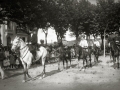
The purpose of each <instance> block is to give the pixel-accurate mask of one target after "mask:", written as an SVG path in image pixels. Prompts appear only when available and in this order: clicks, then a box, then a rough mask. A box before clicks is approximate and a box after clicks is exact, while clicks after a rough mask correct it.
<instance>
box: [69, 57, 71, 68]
mask: <svg viewBox="0 0 120 90" xmlns="http://www.w3.org/2000/svg"><path fill="white" fill-rule="evenodd" d="M69 61H70V68H71V58H70V59H69Z"/></svg>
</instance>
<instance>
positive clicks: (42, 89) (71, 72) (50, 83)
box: [0, 56, 120, 90]
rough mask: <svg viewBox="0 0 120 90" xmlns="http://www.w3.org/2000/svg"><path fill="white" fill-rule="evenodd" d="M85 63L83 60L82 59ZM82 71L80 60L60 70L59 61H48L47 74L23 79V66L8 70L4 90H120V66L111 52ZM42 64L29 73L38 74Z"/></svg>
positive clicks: (0, 84)
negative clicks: (70, 66)
mask: <svg viewBox="0 0 120 90" xmlns="http://www.w3.org/2000/svg"><path fill="white" fill-rule="evenodd" d="M80 63H81V64H80V65H82V62H80ZM93 65H94V66H93V67H92V68H87V69H86V70H85V71H84V70H82V71H80V70H79V69H78V68H77V67H76V60H73V61H72V68H69V69H67V70H62V66H61V71H58V70H57V64H56V63H54V64H48V65H46V72H47V73H46V77H45V78H44V79H38V78H36V79H34V80H30V81H27V82H26V83H22V79H23V74H22V72H23V71H22V69H19V70H11V71H6V74H7V77H6V79H5V80H1V79H0V90H120V70H117V69H114V68H113V66H112V65H113V63H112V62H111V61H110V58H109V56H106V57H105V58H104V57H103V56H100V58H99V63H98V64H94V63H93ZM40 72H41V67H40V66H37V67H32V68H31V69H30V70H29V73H30V74H31V75H32V77H36V76H37V75H39V74H40Z"/></svg>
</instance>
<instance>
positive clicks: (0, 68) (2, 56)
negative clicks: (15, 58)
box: [0, 48, 6, 79]
mask: <svg viewBox="0 0 120 90" xmlns="http://www.w3.org/2000/svg"><path fill="white" fill-rule="evenodd" d="M5 59H6V57H5V53H4V52H3V50H2V48H0V73H1V78H2V79H4V76H5V74H4V70H3V61H4V60H5Z"/></svg>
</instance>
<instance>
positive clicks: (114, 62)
mask: <svg viewBox="0 0 120 90" xmlns="http://www.w3.org/2000/svg"><path fill="white" fill-rule="evenodd" d="M115 59H116V58H115V57H114V56H113V64H114V69H115Z"/></svg>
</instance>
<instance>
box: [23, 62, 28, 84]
mask: <svg viewBox="0 0 120 90" xmlns="http://www.w3.org/2000/svg"><path fill="white" fill-rule="evenodd" d="M22 64H23V68H24V70H23V73H24V79H23V81H22V82H26V73H27V72H26V69H27V66H26V63H24V62H22Z"/></svg>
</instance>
